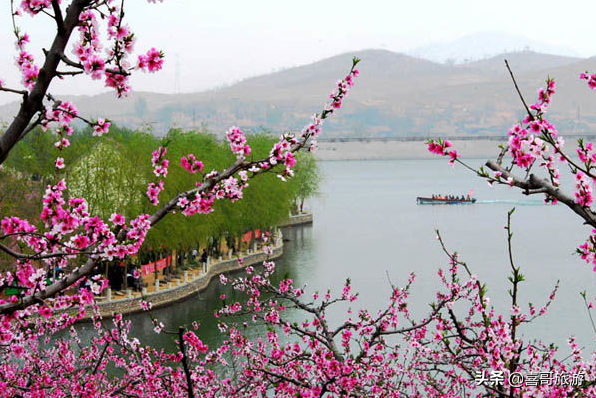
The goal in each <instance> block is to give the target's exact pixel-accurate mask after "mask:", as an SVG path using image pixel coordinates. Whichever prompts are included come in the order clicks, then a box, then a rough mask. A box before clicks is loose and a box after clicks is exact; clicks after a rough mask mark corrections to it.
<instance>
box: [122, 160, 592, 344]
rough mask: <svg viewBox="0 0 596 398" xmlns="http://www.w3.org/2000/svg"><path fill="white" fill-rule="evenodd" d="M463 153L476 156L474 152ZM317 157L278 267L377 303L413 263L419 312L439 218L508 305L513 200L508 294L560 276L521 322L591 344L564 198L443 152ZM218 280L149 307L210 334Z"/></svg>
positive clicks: (142, 322) (435, 257) (439, 259)
mask: <svg viewBox="0 0 596 398" xmlns="http://www.w3.org/2000/svg"><path fill="white" fill-rule="evenodd" d="M471 163H476V164H477V165H480V164H481V161H480V160H478V161H476V162H474V161H472V162H471ZM321 167H322V169H323V172H324V182H323V183H322V186H321V193H320V195H319V197H317V198H315V199H313V200H311V202H310V208H311V210H312V212H313V213H314V217H315V222H314V224H313V225H312V226H306V227H295V228H292V229H288V230H286V231H285V238H287V239H289V241H288V242H286V246H285V249H284V250H285V254H284V256H283V258H281V259H279V260H278V261H277V262H276V263H277V264H278V270H279V274H280V275H279V276H280V277H281V276H283V275H289V276H290V277H292V278H293V279H294V280H295V281H297V282H299V283H301V284H307V285H308V288H309V289H310V291H315V290H319V291H321V292H324V291H326V290H327V288H328V287H331V288H332V289H340V288H341V285H342V283H343V281H344V280H345V279H346V278H351V280H352V282H353V286H354V289H355V291H358V292H360V300H358V301H357V302H356V303H355V305H354V307H355V308H359V307H366V308H369V309H379V308H381V307H382V305H383V303H384V302H386V300H387V297H388V295H389V290H390V289H389V284H388V278H390V280H391V281H392V282H393V283H394V284H398V285H400V284H403V283H404V282H405V280H406V279H407V275H408V273H409V272H412V271H413V272H415V273H416V275H417V281H416V283H415V285H414V289H413V294H412V297H411V305H412V310H413V313H414V314H418V315H419V316H423V315H424V314H426V312H427V310H428V306H427V303H429V302H430V301H432V300H433V299H434V295H433V292H434V290H433V289H434V288H435V287H436V286H438V283H437V277H436V272H437V269H438V267H441V266H446V264H447V258H446V256H445V255H444V254H443V253H442V251H441V249H440V246H439V244H438V242H437V241H436V239H435V233H434V230H435V229H439V230H440V231H441V234H442V236H443V238H444V240H445V241H446V243H447V245H448V246H449V248H450V249H452V250H457V251H458V252H459V253H460V256H461V258H462V260H464V261H466V262H467V263H468V264H469V266H470V267H471V268H472V271H473V272H474V273H476V274H477V275H478V277H479V278H480V279H482V280H483V281H485V282H486V283H487V284H488V288H489V292H488V295H489V296H490V298H491V300H492V302H493V303H494V304H495V305H496V306H497V307H498V308H500V309H502V310H504V311H506V312H507V313H508V308H509V303H510V302H509V300H508V295H507V288H508V286H507V276H508V275H509V271H510V268H509V263H508V259H507V255H506V254H507V252H506V249H507V245H506V234H505V230H504V229H503V226H504V225H505V223H506V216H507V211H508V210H509V209H511V208H512V207H514V206H515V207H516V209H517V210H516V212H515V215H514V233H515V236H514V249H515V259H516V262H517V265H519V266H521V267H522V272H523V274H524V275H525V276H526V279H527V281H526V282H524V283H523V284H522V286H521V293H520V302H521V303H528V302H532V303H534V304H536V305H541V304H542V303H544V302H545V301H546V300H547V299H548V295H549V293H550V291H551V290H552V288H553V286H554V285H555V283H556V281H557V280H561V288H560V290H559V294H558V298H557V300H556V301H555V303H554V304H553V305H552V307H551V311H550V312H549V314H548V315H547V316H546V317H544V318H542V319H540V320H539V321H538V322H535V323H534V324H532V325H531V326H527V327H526V328H525V329H523V330H522V332H525V334H526V335H528V336H530V335H531V336H533V337H537V338H540V339H543V340H545V341H547V342H554V343H556V344H558V345H565V341H566V339H567V338H568V337H569V336H571V335H575V336H577V338H578V340H579V341H580V343H581V344H582V345H585V346H586V348H587V349H590V350H594V349H595V347H594V345H595V344H594V338H593V335H594V332H593V331H592V328H591V326H590V321H589V318H588V315H587V312H586V310H585V309H584V308H583V304H582V299H581V297H580V295H579V292H580V291H582V290H587V291H588V293H591V296H592V297H593V296H594V295H596V277H595V273H594V272H593V271H592V270H591V267H589V266H587V265H585V264H584V263H583V262H582V261H581V260H580V259H579V258H578V257H577V256H576V255H573V252H574V250H575V247H577V245H578V244H579V243H581V242H582V241H583V239H585V237H586V236H587V234H588V233H589V228H587V227H585V226H582V224H581V222H579V219H578V218H577V217H576V216H575V215H574V214H573V213H572V212H571V211H569V210H568V209H567V208H566V207H563V206H544V205H542V204H541V201H540V200H539V198H536V199H534V198H531V199H528V198H526V197H524V196H523V195H521V194H520V193H519V191H515V190H513V189H508V188H503V187H497V188H490V187H488V186H487V184H486V183H485V182H484V181H482V180H480V179H478V178H476V177H475V176H474V175H472V174H471V173H470V172H468V171H466V170H465V169H463V168H461V167H455V168H452V167H449V166H447V165H446V162H445V161H444V160H399V161H350V162H322V163H321ZM471 189H474V190H475V191H476V193H475V196H476V197H477V198H478V200H479V203H477V204H475V205H459V206H428V205H427V206H419V205H416V201H415V199H416V196H421V195H422V196H426V195H431V194H433V193H444V194H458V195H459V194H466V193H468V192H469V191H470V190H471ZM222 292H225V293H227V294H228V295H230V294H231V292H229V289H227V288H226V287H222V286H220V285H219V282H214V283H212V284H211V285H210V286H209V288H208V289H207V290H206V291H205V292H203V293H201V294H200V295H199V296H196V297H194V298H191V299H189V300H187V301H185V302H183V303H179V304H176V305H174V306H171V307H168V308H164V309H161V310H157V311H154V315H155V316H157V317H158V318H160V320H161V321H162V322H163V323H164V324H166V328H168V327H169V328H171V329H175V328H176V327H177V326H178V325H180V324H187V325H188V324H190V323H191V322H192V321H194V320H197V321H200V322H201V325H202V327H201V329H200V334H201V337H202V338H203V339H204V340H205V341H207V342H208V343H211V344H215V343H217V342H218V341H219V340H220V335H219V334H218V332H217V329H216V323H215V321H214V319H213V318H212V317H211V314H212V313H213V311H214V310H215V309H217V308H218V306H219V304H220V301H219V299H218V297H219V295H220V293H222ZM232 298H234V296H233V293H232ZM295 316H298V315H295ZM130 319H132V320H133V325H134V326H133V327H134V330H135V333H136V334H137V335H140V336H141V338H142V340H144V341H146V342H151V343H152V344H156V345H160V346H164V347H169V346H172V341H171V338H170V337H168V336H164V335H155V334H154V333H153V332H152V328H153V326H152V324H151V322H150V320H149V318H148V316H147V315H146V314H139V315H133V316H130ZM331 319H332V320H335V321H338V320H339V319H341V314H340V313H339V311H338V312H337V313H333V314H331ZM253 333H255V334H258V333H259V330H254V331H253Z"/></svg>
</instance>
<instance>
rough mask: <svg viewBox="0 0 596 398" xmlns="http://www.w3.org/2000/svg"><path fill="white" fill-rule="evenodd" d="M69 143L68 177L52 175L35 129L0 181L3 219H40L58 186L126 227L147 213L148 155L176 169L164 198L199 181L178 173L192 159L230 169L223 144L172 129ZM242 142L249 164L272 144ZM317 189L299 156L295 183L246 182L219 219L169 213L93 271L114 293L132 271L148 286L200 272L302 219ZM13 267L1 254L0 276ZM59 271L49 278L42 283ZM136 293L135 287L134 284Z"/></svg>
mask: <svg viewBox="0 0 596 398" xmlns="http://www.w3.org/2000/svg"><path fill="white" fill-rule="evenodd" d="M69 138H70V147H69V148H68V150H65V151H62V152H61V154H60V155H61V156H62V157H63V158H64V161H65V163H67V164H69V167H68V168H67V169H66V170H68V171H63V170H61V169H57V168H56V167H55V151H56V150H55V148H54V145H53V144H54V141H56V136H55V135H54V134H53V133H51V132H49V131H46V132H44V131H42V130H41V129H39V130H37V131H35V132H33V133H32V134H29V135H28V136H27V137H26V138H25V139H24V140H22V141H21V142H20V143H19V144H18V145H17V147H16V148H15V150H14V151H15V153H14V154H11V157H10V158H9V159H8V160H7V161H6V162H5V164H4V168H3V170H2V173H0V192H1V193H0V217H1V218H4V217H6V216H8V215H10V216H19V217H23V218H28V219H38V217H35V215H38V214H39V212H40V211H41V197H42V196H43V194H44V191H45V189H46V186H47V185H48V184H49V183H50V182H52V181H57V180H59V179H60V178H64V179H65V180H66V182H67V184H68V187H69V189H68V191H67V196H68V197H70V198H72V197H84V198H86V199H87V201H88V205H89V212H90V213H91V214H92V215H97V216H99V217H101V218H102V219H108V218H110V216H111V214H112V213H114V212H119V213H121V214H123V215H125V216H126V218H127V219H132V218H134V217H135V216H137V215H138V214H142V213H149V212H151V210H152V209H154V206H153V205H152V204H151V203H150V202H149V200H148V198H147V196H146V190H147V184H149V183H150V182H153V181H155V176H154V175H153V173H152V171H151V168H150V167H148V166H150V164H151V163H150V162H151V153H152V151H153V150H154V149H155V148H156V147H158V146H159V145H167V149H168V155H167V157H168V158H169V159H170V162H171V165H172V166H174V167H170V169H169V174H168V176H167V178H166V184H165V192H162V193H161V195H163V196H162V197H172V196H174V195H175V194H176V192H179V191H180V190H183V189H189V188H192V187H193V186H194V184H195V181H196V176H195V175H193V174H190V173H188V172H187V171H186V170H185V169H183V168H182V167H180V163H179V162H180V158H181V157H183V156H187V155H188V154H194V155H195V156H196V157H197V159H198V160H201V161H202V162H203V163H204V164H205V168H204V171H205V172H206V173H208V172H209V171H210V170H221V169H223V168H225V167H226V166H227V165H229V164H231V163H232V162H233V161H234V155H233V154H231V153H230V151H229V147H228V145H227V143H224V142H222V141H221V140H218V139H217V138H216V136H215V135H213V134H210V133H209V132H207V131H204V130H201V131H183V130H180V129H172V130H170V132H169V133H168V134H167V135H166V136H165V137H163V138H157V137H155V136H154V135H152V134H149V133H146V132H143V131H138V130H131V129H127V128H122V127H118V126H112V128H111V129H110V133H109V135H107V136H105V137H102V139H101V140H98V139H97V137H93V135H92V131H91V130H90V129H81V130H79V131H76V132H75V133H74V134H73V135H72V136H71V137H69ZM248 140H249V144H250V146H251V148H252V151H253V152H252V154H251V156H252V157H254V158H255V159H259V158H261V157H265V156H266V155H268V151H269V150H270V148H271V147H272V146H273V144H274V143H275V142H276V141H277V138H276V137H274V136H272V135H270V134H267V133H257V134H252V135H249V136H248ZM319 181H320V172H319V169H318V167H317V163H316V161H315V159H314V157H313V155H312V154H310V153H300V154H299V159H298V164H297V166H296V174H295V176H294V177H293V178H291V179H288V180H287V181H285V182H284V181H282V180H281V179H280V178H277V176H276V175H275V174H274V173H266V174H263V175H261V176H259V177H258V178H256V179H254V180H251V182H250V186H249V187H248V188H247V189H246V190H245V191H244V198H243V200H240V201H238V202H236V203H231V202H230V201H219V202H217V204H216V207H215V210H216V211H214V212H213V213H210V214H206V215H203V216H202V217H186V216H184V215H182V214H180V213H179V214H173V215H172V216H171V217H168V218H167V219H165V220H163V221H162V222H161V223H159V224H157V225H156V226H155V227H153V228H152V229H151V231H150V232H149V234H148V236H147V238H146V241H145V244H144V245H143V249H142V250H141V251H140V252H139V253H138V254H137V255H136V256H133V257H130V258H127V259H126V260H125V261H120V260H118V261H113V262H105V264H104V267H100V268H99V269H98V272H101V273H104V274H105V275H106V276H107V277H108V279H109V280H110V283H111V284H112V285H114V286H113V287H114V288H115V290H119V289H120V288H126V287H131V286H130V285H131V282H132V280H131V274H132V270H134V269H136V270H137V271H139V272H137V273H135V274H137V275H138V274H139V273H140V274H141V275H142V276H141V278H140V279H141V280H142V281H144V284H145V285H147V284H148V283H150V282H151V281H150V279H151V280H155V279H157V278H159V276H158V274H161V275H163V276H166V277H168V276H174V274H176V273H177V272H179V270H181V269H182V270H183V269H184V268H185V267H186V266H197V265H200V264H201V263H202V259H204V258H205V256H208V257H210V258H218V257H220V256H225V255H228V254H229V253H232V254H234V253H237V252H238V253H240V252H243V251H246V250H249V249H252V248H253V247H254V245H255V243H256V242H257V241H259V240H261V239H262V235H263V234H264V233H265V232H266V231H270V230H272V229H273V228H275V227H276V226H277V225H279V224H280V223H282V222H283V221H285V220H286V219H287V218H288V215H289V214H296V213H300V212H301V211H302V209H303V204H304V200H305V199H306V198H308V197H310V196H312V195H314V194H315V193H316V192H317V189H318V184H319ZM10 264H11V259H10V258H9V257H8V256H6V255H4V254H0V269H4V268H7V267H9V266H10ZM173 264H176V266H175V267H174V266H172V265H173ZM77 265H79V264H72V265H71V266H72V267H75V266H77ZM151 265H153V269H152V270H151V272H149V268H150V266H151ZM40 266H41V265H40ZM143 266H146V267H143ZM64 271H66V270H47V272H48V277H56V272H64ZM127 275H128V278H127ZM141 284H142V282H141ZM134 285H135V287H140V286H138V285H139V282H138V281H135V282H134Z"/></svg>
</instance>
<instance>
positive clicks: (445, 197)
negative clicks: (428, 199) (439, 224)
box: [432, 194, 472, 201]
mask: <svg viewBox="0 0 596 398" xmlns="http://www.w3.org/2000/svg"><path fill="white" fill-rule="evenodd" d="M432 198H433V199H436V200H461V201H466V200H472V198H471V197H470V194H468V195H467V196H464V195H462V196H455V195H433V196H432Z"/></svg>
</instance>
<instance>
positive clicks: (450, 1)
mask: <svg viewBox="0 0 596 398" xmlns="http://www.w3.org/2000/svg"><path fill="white" fill-rule="evenodd" d="M66 2H68V1H63V3H66ZM16 3H20V2H19V1H17V2H16ZM125 9H126V11H127V16H126V18H127V20H128V23H129V25H130V26H131V28H132V29H133V31H135V32H136V34H137V38H138V40H137V45H136V50H137V51H142V50H146V49H148V48H149V47H152V46H155V47H156V48H159V49H162V50H163V51H164V52H165V53H166V56H167V58H166V66H165V68H164V70H163V71H162V72H160V73H159V76H155V75H143V74H137V76H136V77H135V78H134V80H133V83H134V84H133V88H134V89H136V90H144V91H157V92H175V75H176V70H177V67H176V64H177V62H176V59H177V58H178V60H179V68H178V70H179V76H180V81H181V91H182V92H192V91H200V90H204V89H207V88H212V87H216V86H219V85H223V84H229V83H233V82H234V81H237V80H239V79H242V78H245V77H249V76H254V75H257V74H262V73H267V72H271V71H272V70H275V69H279V68H282V67H290V66H297V65H302V64H306V63H310V62H313V61H316V60H319V59H322V58H325V57H328V56H331V55H335V54H338V53H342V52H346V51H351V50H358V49H363V48H385V49H388V50H393V51H407V50H411V49H413V48H415V47H418V46H421V45H426V44H431V43H434V42H438V41H445V40H453V39H456V38H458V37H461V36H464V35H467V34H471V33H474V32H479V31H486V30H499V31H504V32H507V33H510V34H515V35H521V36H524V37H527V38H529V39H532V40H537V41H540V42H544V43H547V44H550V45H556V46H563V47H566V48H568V49H570V50H573V51H574V52H576V53H577V54H579V55H581V56H591V55H596V23H594V17H593V2H590V1H560V0H558V1H540V2H536V1H520V0H515V1H508V0H507V1H504V0H501V1H490V2H489V1H482V0H433V1H428V0H427V1H424V0H422V1H410V0H408V1H402V0H392V1H391V0H387V1H381V0H368V1H353V0H341V1H339V0H326V1H321V0H318V1H312V0H301V1H284V0H275V1H274V0H252V1H247V0H228V1H226V0H219V1H213V0H211V1H201V0H164V2H163V3H161V4H159V3H158V4H148V3H147V2H146V1H144V0H129V1H127V2H126V6H125ZM44 19H46V20H47V21H44ZM21 22H22V25H23V27H24V30H25V31H27V32H29V33H30V35H31V36H32V38H33V45H32V46H31V47H30V48H31V50H34V49H35V48H36V47H37V48H40V47H41V46H46V47H47V46H49V43H50V42H51V38H52V34H53V32H52V28H53V25H52V24H51V21H49V20H48V18H44V17H43V16H41V17H39V16H38V17H36V18H35V19H32V18H30V17H29V16H25V17H23V18H21ZM33 22H34V23H35V24H33ZM13 41H14V37H13V36H12V34H11V23H10V6H9V1H7V0H4V1H2V5H0V48H2V49H3V51H2V53H1V57H2V61H0V78H1V79H4V80H5V81H6V82H7V83H8V84H9V85H11V86H16V85H17V83H18V81H19V77H18V75H17V73H16V71H15V68H14V65H13V64H14V50H13V49H14V47H13ZM69 49H70V47H69ZM34 52H36V51H34ZM36 53H37V55H38V59H41V53H40V52H39V50H38V51H37V52H36ZM139 75H140V76H139ZM75 79H76V80H73V81H70V82H59V84H57V85H54V86H53V87H52V90H53V91H54V92H56V93H58V94H61V93H62V94H63V93H76V94H95V93H98V92H102V91H105V89H104V88H103V87H102V84H100V83H95V84H94V83H90V81H89V79H88V78H84V77H77V78H75ZM11 99H12V97H10V96H8V95H7V94H4V93H2V94H0V103H5V102H7V101H8V100H11Z"/></svg>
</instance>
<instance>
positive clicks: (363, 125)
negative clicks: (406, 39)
mask: <svg viewBox="0 0 596 398" xmlns="http://www.w3.org/2000/svg"><path fill="white" fill-rule="evenodd" d="M353 56H358V57H359V58H361V59H362V63H361V64H360V65H359V69H360V70H361V76H360V77H359V78H358V80H357V83H356V86H355V87H354V88H353V91H352V93H351V94H350V97H349V98H348V99H347V100H346V101H345V108H344V109H342V112H340V113H339V114H338V115H336V116H334V117H333V119H332V120H330V121H329V122H328V123H327V124H326V126H325V130H326V134H328V136H329V137H373V136H376V137H379V136H396V135H402V136H423V137H426V136H440V135H450V136H454V135H462V136H463V135H483V134H488V135H499V134H505V133H506V131H507V129H508V128H509V127H510V126H511V125H512V124H513V123H515V121H516V120H517V119H519V118H521V117H522V115H523V112H522V107H521V104H520V102H519V99H518V97H517V94H516V93H515V91H514V89H513V86H512V84H511V80H510V77H509V75H508V73H507V71H506V69H505V66H504V63H503V59H504V58H508V59H509V62H510V65H511V67H512V69H513V70H514V72H515V73H516V76H517V78H518V81H519V84H520V86H521V87H522V91H523V92H524V95H526V96H527V97H526V99H527V101H528V102H533V101H534V100H535V92H536V89H538V88H539V87H540V86H541V85H542V84H543V82H544V80H545V78H546V77H547V76H551V77H555V78H556V79H557V81H558V85H559V92H558V93H557V94H556V95H555V98H554V103H553V106H552V110H551V112H550V116H549V117H551V119H552V120H553V121H554V122H556V123H557V125H558V126H559V128H560V129H562V130H563V129H565V130H572V131H573V132H576V133H577V132H581V131H592V132H593V131H596V93H593V92H591V90H589V89H588V88H587V87H586V85H585V84H584V83H583V82H581V81H579V79H578V74H579V73H580V72H582V71H585V70H594V69H596V59H594V58H590V59H581V58H574V57H565V56H558V55H549V54H540V53H535V52H531V51H523V52H517V53H510V54H503V55H499V56H495V57H492V58H488V59H484V60H481V61H475V62H470V63H467V64H460V65H449V64H439V63H435V62H431V61H428V60H423V59H419V58H415V57H411V56H408V55H405V54H400V53H393V52H390V51H386V50H365V51H358V52H354V53H348V54H340V55H337V56H334V57H331V58H327V59H324V60H321V61H318V62H315V63H312V64H309V65H305V66H300V67H295V68H290V69H286V70H283V71H280V72H276V73H272V74H268V75H264V76H258V77H254V78H250V79H246V80H243V81H241V82H239V83H237V84H235V85H232V86H229V87H226V88H222V89H219V90H214V91H209V92H203V93H194V94H179V95H174V94H157V93H147V92H136V93H134V94H133V95H131V97H130V98H127V99H125V100H117V99H115V98H114V95H113V94H111V93H106V94H101V95H97V96H91V97H87V96H76V97H74V96H73V97H63V98H62V99H64V100H72V101H73V102H74V103H75V104H76V105H77V107H78V108H79V110H80V112H81V114H83V115H85V116H88V117H91V118H93V117H107V118H110V119H112V120H113V121H115V122H116V123H118V124H122V125H127V126H131V127H138V126H140V125H143V124H145V125H147V124H152V125H153V127H154V131H155V132H156V133H158V134H162V133H164V132H165V131H167V129H168V128H170V127H171V126H175V127H176V126H177V127H183V128H193V127H199V126H201V125H206V126H208V127H209V129H210V130H212V131H213V132H216V133H219V134H221V133H223V132H224V131H225V130H226V129H227V128H229V126H232V125H238V126H241V127H242V128H245V129H259V128H261V127H265V128H269V129H271V130H273V131H275V132H284V131H292V130H293V131H296V130H298V129H300V128H301V127H302V126H303V125H304V124H306V123H307V121H308V120H309V118H310V116H311V115H312V114H313V113H315V112H317V111H319V110H320V109H321V107H322V105H323V104H324V102H325V100H326V99H327V96H328V94H329V93H330V92H331V89H332V88H333V84H334V82H335V81H336V80H337V79H338V78H341V77H343V76H344V75H345V73H346V72H347V71H348V69H349V66H350V64H351V58H352V57H353ZM16 110H17V104H9V105H6V106H3V107H0V119H3V120H6V121H8V120H10V117H11V116H12V115H14V112H15V111H16ZM578 115H579V119H578Z"/></svg>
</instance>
